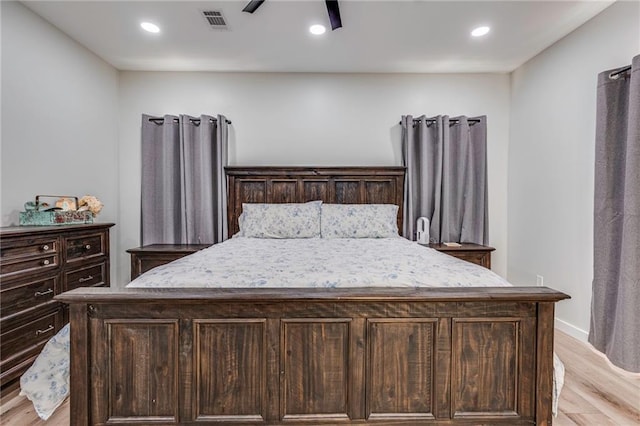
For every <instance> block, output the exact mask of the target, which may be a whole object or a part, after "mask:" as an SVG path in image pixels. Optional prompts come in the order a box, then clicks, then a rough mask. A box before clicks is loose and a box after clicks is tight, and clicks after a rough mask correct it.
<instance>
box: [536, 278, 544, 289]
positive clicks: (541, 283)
mask: <svg viewBox="0 0 640 426" xmlns="http://www.w3.org/2000/svg"><path fill="white" fill-rule="evenodd" d="M536 285H537V286H538V287H542V286H543V285H544V277H543V276H542V275H536Z"/></svg>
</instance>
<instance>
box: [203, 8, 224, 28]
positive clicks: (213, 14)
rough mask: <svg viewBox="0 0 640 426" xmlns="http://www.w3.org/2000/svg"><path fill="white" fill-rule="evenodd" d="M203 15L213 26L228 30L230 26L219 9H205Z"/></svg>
mask: <svg viewBox="0 0 640 426" xmlns="http://www.w3.org/2000/svg"><path fill="white" fill-rule="evenodd" d="M202 15H203V16H204V18H205V19H206V20H207V23H208V24H209V27H211V28H215V29H218V30H226V29H228V28H229V27H227V21H226V20H225V19H224V16H222V12H220V11H219V10H204V11H202Z"/></svg>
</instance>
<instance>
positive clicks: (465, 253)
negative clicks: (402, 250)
mask: <svg viewBox="0 0 640 426" xmlns="http://www.w3.org/2000/svg"><path fill="white" fill-rule="evenodd" d="M425 245H426V244H425ZM426 246H427V247H431V248H432V249H436V250H438V251H441V252H443V253H446V254H448V255H450V256H453V257H457V258H458V259H462V260H466V261H467V262H471V263H475V264H476V265H480V266H484V267H485V268H487V269H491V252H492V251H494V250H495V248H493V247H489V246H483V245H480V244H471V243H462V244H461V245H460V247H448V246H445V245H444V244H428V245H426Z"/></svg>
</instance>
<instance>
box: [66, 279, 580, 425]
mask: <svg viewBox="0 0 640 426" xmlns="http://www.w3.org/2000/svg"><path fill="white" fill-rule="evenodd" d="M567 297H568V296H567V295H565V294H563V293H560V292H557V291H554V290H551V289H548V288H543V287H542V288H541V287H535V288H523V287H514V288H474V289H469V288H448V289H417V290H416V289H399V288H369V289H343V290H339V289H334V290H326V289H323V290H311V289H304V290H303V289H284V290H273V289H271V290H268V289H226V290H225V289H191V290H175V289H155V290H152V289H126V290H121V291H115V290H112V289H102V288H83V289H77V290H74V291H71V292H68V293H65V294H63V295H61V296H59V297H58V300H61V301H63V302H66V303H68V304H69V305H70V318H71V424H72V425H89V424H92V425H93V424H97V425H103V424H140V423H144V424H165V425H173V424H182V425H185V424H186V425H192V424H193V425H195V424H202V423H206V424H243V425H246V424H305V425H309V424H342V423H349V424H376V423H377V424H406V425H417V424H443V425H444V424H447V425H449V424H467V425H469V424H474V425H477V424H508V425H520V424H538V425H550V424H551V419H552V418H551V395H552V369H553V359H552V358H553V356H552V354H553V312H554V303H555V302H557V301H559V300H562V299H565V298H567Z"/></svg>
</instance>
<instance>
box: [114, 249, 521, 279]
mask: <svg viewBox="0 0 640 426" xmlns="http://www.w3.org/2000/svg"><path fill="white" fill-rule="evenodd" d="M509 285H510V284H509V283H508V282H507V281H506V280H504V279H503V278H502V277H500V276H499V275H497V274H495V273H493V272H492V271H490V270H488V269H486V268H483V267H481V266H478V265H475V264H473V263H470V262H466V261H463V260H460V259H457V258H454V257H452V256H449V255H446V254H443V253H440V252H438V251H437V250H434V249H430V248H428V247H425V246H421V245H418V244H417V243H415V242H411V241H409V240H406V239H404V238H401V237H398V238H376V239H371V238H359V239H348V238H339V239H327V238H303V239H261V238H244V237H236V238H232V239H230V240H227V241H225V242H223V243H220V244H215V245H213V246H211V247H209V248H207V249H205V250H201V251H199V252H197V253H194V254H192V255H190V256H186V257H184V258H182V259H179V260H176V261H174V262H171V263H169V264H166V265H162V266H159V267H157V268H154V269H152V270H150V271H148V272H146V273H145V274H142V275H141V276H140V277H138V278H137V279H135V280H134V281H132V282H131V283H130V284H129V285H128V286H127V287H136V288H137V287H152V288H154V287H197V288H207V287H222V288H225V287H226V288H228V287H232V288H235V287H241V288H260V287H268V288H283V287H284V288H290V287H298V288H299V287H305V288H355V287H504V286H509Z"/></svg>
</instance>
